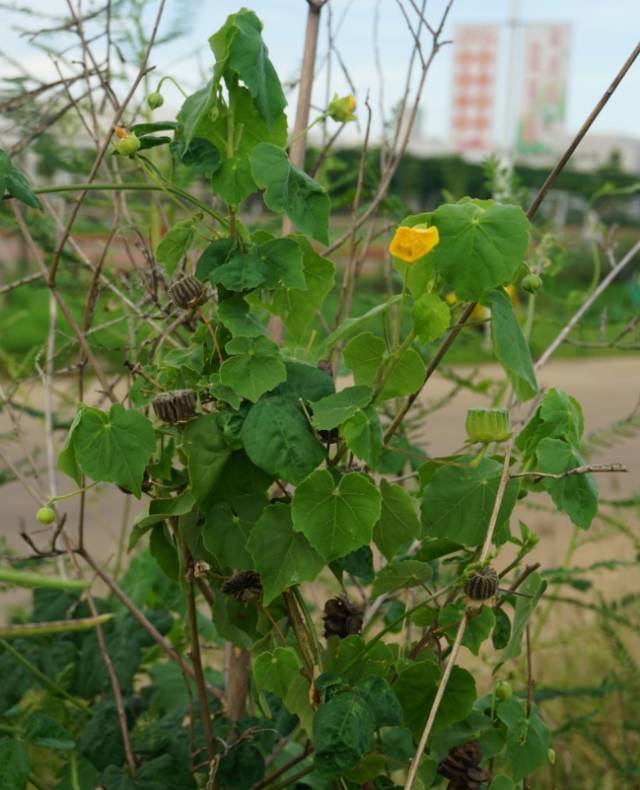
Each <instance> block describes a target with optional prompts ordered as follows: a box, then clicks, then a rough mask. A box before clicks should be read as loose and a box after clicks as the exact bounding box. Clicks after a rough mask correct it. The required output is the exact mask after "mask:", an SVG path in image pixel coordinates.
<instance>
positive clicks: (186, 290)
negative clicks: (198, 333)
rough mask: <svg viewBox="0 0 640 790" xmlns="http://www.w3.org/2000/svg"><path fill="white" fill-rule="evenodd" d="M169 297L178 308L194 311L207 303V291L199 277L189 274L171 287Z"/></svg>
mask: <svg viewBox="0 0 640 790" xmlns="http://www.w3.org/2000/svg"><path fill="white" fill-rule="evenodd" d="M169 296H170V297H171V301H172V302H173V303H174V304H175V305H176V307H182V309H183V310H193V308H194V307H199V306H200V305H201V304H204V303H205V302H206V301H207V289H206V288H205V287H204V285H203V284H202V283H201V282H200V280H198V278H197V277H193V276H192V275H190V274H188V275H187V276H186V277H181V278H180V279H179V280H176V281H175V282H174V283H173V284H172V285H171V286H169Z"/></svg>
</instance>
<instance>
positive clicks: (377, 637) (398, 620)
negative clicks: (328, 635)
mask: <svg viewBox="0 0 640 790" xmlns="http://www.w3.org/2000/svg"><path fill="white" fill-rule="evenodd" d="M458 583H459V582H458V580H457V579H456V580H455V581H452V582H451V583H450V584H447V585H446V587H442V588H441V589H440V590H438V591H437V592H434V593H433V594H432V595H429V596H428V597H427V598H424V599H423V600H422V601H420V603H417V604H416V605H415V606H412V607H411V609H407V610H406V611H405V612H403V613H402V614H401V615H400V617H397V618H396V619H395V620H392V621H391V622H390V623H389V624H388V625H387V626H385V627H384V628H383V629H382V631H380V632H378V633H377V634H376V635H375V636H374V637H373V639H372V640H371V641H370V642H367V644H366V645H365V646H364V647H363V648H362V650H361V651H360V652H359V653H358V654H357V655H356V656H354V657H353V658H352V659H351V661H349V663H348V664H347V665H346V667H343V668H342V670H341V672H342V674H345V673H346V672H347V671H348V670H349V669H351V667H352V666H354V665H355V664H356V663H357V662H358V661H362V659H363V658H364V657H365V655H366V654H367V653H368V652H369V651H370V650H371V648H372V647H373V646H374V645H375V644H377V643H378V642H379V641H380V640H381V639H383V638H384V637H385V636H386V635H387V634H388V633H389V631H392V630H393V629H394V628H395V627H396V626H397V625H400V623H402V622H403V621H404V620H406V619H407V617H410V616H411V615H412V614H413V613H414V612H417V611H418V609H420V607H421V606H424V605H425V604H426V603H429V601H433V600H434V599H435V598H437V597H438V596H439V595H442V593H444V592H446V591H447V590H450V589H451V588H452V587H455V586H457V585H458Z"/></svg>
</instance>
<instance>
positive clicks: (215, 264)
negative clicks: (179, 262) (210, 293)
mask: <svg viewBox="0 0 640 790" xmlns="http://www.w3.org/2000/svg"><path fill="white" fill-rule="evenodd" d="M237 251H238V250H237V246H236V242H235V241H234V240H233V239H216V240H215V241H212V242H211V244H209V246H208V247H206V248H205V249H204V250H203V252H202V255H201V256H200V257H199V258H198V262H197V264H196V277H197V278H198V279H200V280H202V281H203V282H205V281H206V280H209V279H210V276H211V274H212V272H215V271H216V270H217V269H219V268H220V267H221V266H223V265H224V264H225V263H228V262H229V261H230V260H231V258H232V257H233V256H234V254H235V253H236V252H237ZM212 285H215V283H212Z"/></svg>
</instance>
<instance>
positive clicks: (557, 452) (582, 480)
mask: <svg viewBox="0 0 640 790" xmlns="http://www.w3.org/2000/svg"><path fill="white" fill-rule="evenodd" d="M536 458H537V460H538V463H537V465H536V471H540V472H549V473H551V474H562V473H563V472H567V471H568V470H570V469H575V468H576V467H578V466H583V465H584V463H585V461H584V458H582V456H581V455H580V453H579V452H578V451H577V450H575V449H574V448H573V447H571V445H569V444H567V442H565V441H563V440H562V439H554V438H551V437H546V438H544V439H542V440H541V441H540V442H539V443H538V445H537V447H536ZM542 485H543V487H544V488H545V489H546V490H547V491H548V492H549V495H550V496H551V498H552V499H553V502H554V504H555V506H556V507H557V508H558V510H561V511H562V512H563V513H566V514H567V515H568V516H569V518H570V519H571V521H572V522H573V523H574V524H575V525H576V526H577V527H579V528H580V529H589V527H590V526H591V522H592V521H593V518H594V516H595V515H596V513H597V511H598V486H597V484H596V481H595V478H594V476H593V475H590V474H585V475H570V476H568V477H562V478H560V479H559V480H554V479H553V478H543V479H542Z"/></svg>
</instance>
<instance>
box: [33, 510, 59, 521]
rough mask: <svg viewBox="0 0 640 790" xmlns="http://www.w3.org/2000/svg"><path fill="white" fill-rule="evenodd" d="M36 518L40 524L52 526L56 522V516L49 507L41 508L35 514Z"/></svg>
mask: <svg viewBox="0 0 640 790" xmlns="http://www.w3.org/2000/svg"><path fill="white" fill-rule="evenodd" d="M36 518H37V519H38V521H39V522H40V523H41V524H53V522H54V521H55V520H56V514H55V511H54V510H53V509H52V508H50V507H41V508H40V510H38V512H37V513H36Z"/></svg>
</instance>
